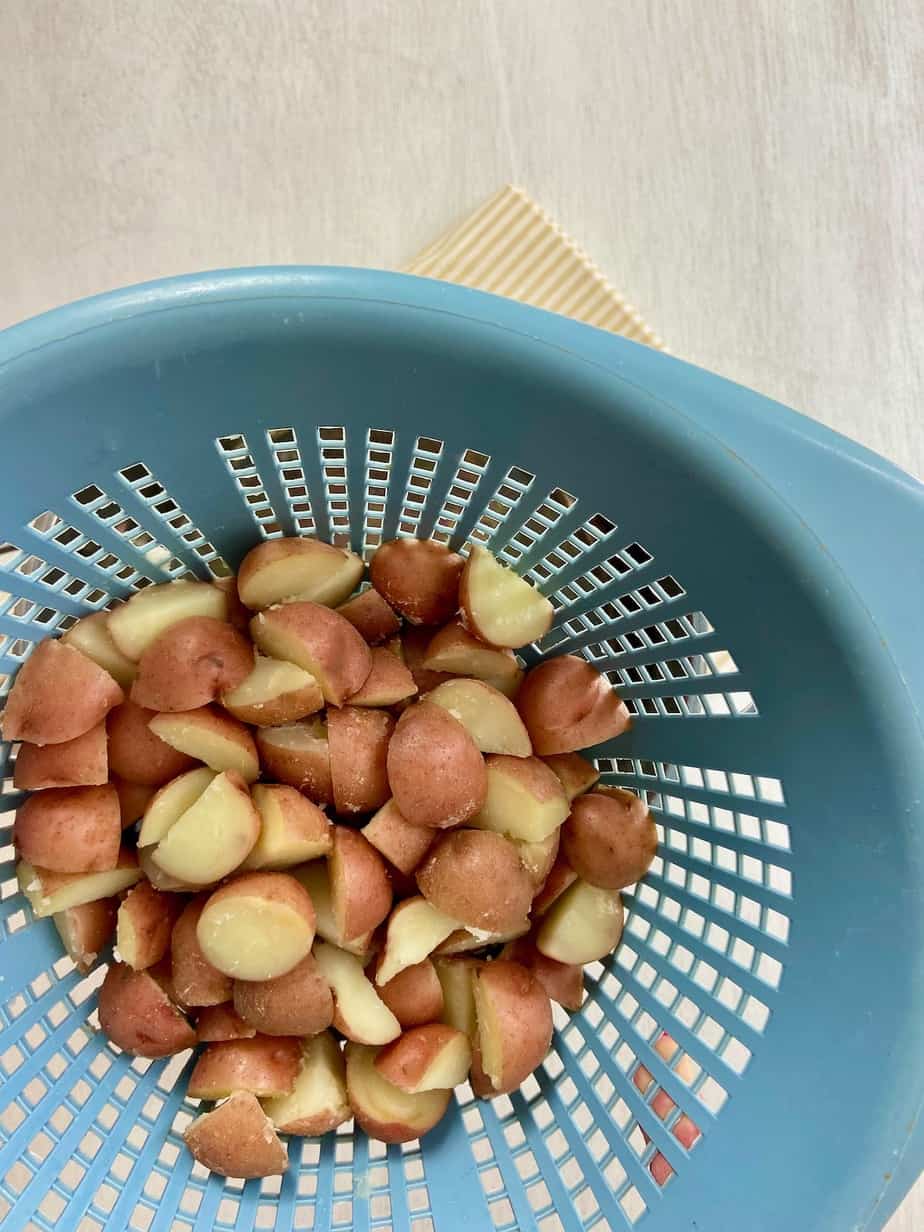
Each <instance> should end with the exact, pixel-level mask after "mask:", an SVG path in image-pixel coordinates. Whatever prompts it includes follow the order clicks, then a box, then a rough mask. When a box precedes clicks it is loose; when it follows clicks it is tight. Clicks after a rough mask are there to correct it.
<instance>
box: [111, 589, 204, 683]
mask: <svg viewBox="0 0 924 1232" xmlns="http://www.w3.org/2000/svg"><path fill="white" fill-rule="evenodd" d="M191 616H210V617H212V618H213V619H214V620H226V619H227V616H228V597H227V595H226V594H224V593H223V592H222V591H221V590H219V589H218V587H216V586H210V585H209V584H208V583H207V582H193V581H187V580H186V579H182V580H180V581H176V582H164V583H163V585H161V586H148V587H147V588H146V589H145V590H139V591H136V592H135V594H133V595H132V597H131V598H130V599H129V600H128V602H127V603H123V604H121V606H119V607H117V608H115V610H114V611H112V612H110V613H109V635H110V637H111V638H112V640H113V641H114V642H115V644H116V647H117V648H118V650H119V651H120V652H121V653H122V654H123V655H124V656H125V657H126V658H127V659H130V660H132V661H133V662H135V663H137V662H138V660H139V659H140V658H141V656H142V655H143V654H144V652H145V650H146V649H147V648H148V646H150V644H151V643H152V642H153V641H154V640H155V639H156V638H158V637H160V635H161V634H162V633H163V632H165V631H166V630H167V629H169V628H170V626H171V625H175V624H179V622H180V621H181V620H187V619H189V617H191Z"/></svg>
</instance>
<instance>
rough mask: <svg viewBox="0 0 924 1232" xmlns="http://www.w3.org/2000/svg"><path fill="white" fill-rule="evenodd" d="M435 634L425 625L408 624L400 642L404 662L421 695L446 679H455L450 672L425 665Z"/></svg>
mask: <svg viewBox="0 0 924 1232" xmlns="http://www.w3.org/2000/svg"><path fill="white" fill-rule="evenodd" d="M433 636H434V635H433V630H432V629H428V628H427V627H426V626H425V625H406V626H405V627H404V628H403V629H402V630H401V637H400V640H399V643H398V644H399V646H400V648H401V659H402V662H403V663H404V665H405V667H406V668H407V669H408V671H409V672H410V673H411V676H412V677H413V680H414V683H415V684H416V685H417V692H418V693H419V694H420V695H421V697H423V696H424V694H426V693H429V692H430V690H431V689H435V688H436V687H437V685H440V684H442V683H443V681H444V680H452V679H453V677H452V676H451V675H450V674H449V673H448V672H434V671H431V670H430V669H429V668H426V667H424V660H425V659H426V657H427V653H428V651H429V649H430V643H431V641H432V640H433Z"/></svg>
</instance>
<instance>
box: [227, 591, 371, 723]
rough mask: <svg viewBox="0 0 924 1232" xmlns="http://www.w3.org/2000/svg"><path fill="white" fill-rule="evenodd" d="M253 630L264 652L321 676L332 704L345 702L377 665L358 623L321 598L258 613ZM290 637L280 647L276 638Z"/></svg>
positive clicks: (326, 696)
mask: <svg viewBox="0 0 924 1232" xmlns="http://www.w3.org/2000/svg"><path fill="white" fill-rule="evenodd" d="M250 634H251V637H252V638H253V640H254V642H255V643H256V644H257V646H259V647H260V649H261V650H262V651H263V653H264V654H267V655H269V656H270V657H272V658H282V657H285V658H286V660H287V661H289V662H291V663H295V664H296V666H298V667H302V668H304V670H305V671H307V672H310V673H311V674H312V675H313V676H315V677H316V679H317V681H318V684H319V685H320V686H321V690H322V692H323V694H324V699H325V701H327V702H328V703H329V704H330V705H331V706H342V705H343V703H344V702H345V701H347V700H348V699H349V697H350V696H351V695H352V694H353V693H356V692H358V691H359V690H360V689H361V688H362V686H363V685H364V684H365V682H366V678H367V677H368V675H369V673H370V672H371V671H372V652H371V650H370V649H369V647H368V646H367V645H366V643H365V642H364V641H363V639H362V637H361V636H360V634H359V633H357V631H356V629H354V628H353V626H352V625H351V624H350V622H349V621H348V620H345V619H344V618H343V617H342V616H340V615H338V614H337V612H334V611H332V610H331V609H330V608H329V607H324V606H322V605H321V604H319V603H307V602H305V603H284V604H282V605H281V606H279V607H271V608H268V609H267V610H266V611H265V612H260V613H259V614H258V615H257V616H254V618H253V620H252V621H251V622H250ZM277 638H283V639H285V642H284V646H285V653H284V655H283V654H282V653H279V650H280V649H281V648H280V647H278V646H277V642H276V639H277Z"/></svg>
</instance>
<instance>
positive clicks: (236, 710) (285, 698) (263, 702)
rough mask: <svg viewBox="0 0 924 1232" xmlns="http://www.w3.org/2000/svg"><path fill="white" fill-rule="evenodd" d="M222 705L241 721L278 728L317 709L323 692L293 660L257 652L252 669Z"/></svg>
mask: <svg viewBox="0 0 924 1232" xmlns="http://www.w3.org/2000/svg"><path fill="white" fill-rule="evenodd" d="M221 704H222V705H223V706H224V708H225V709H226V710H227V711H229V712H230V713H231V714H233V715H234V717H235V718H236V719H240V721H241V722H242V723H252V724H253V725H254V727H278V726H280V725H281V724H283V723H293V722H294V721H295V720H296V719H303V718H305V716H306V715H309V714H314V713H315V712H316V711H318V710H320V709H321V708H322V706H323V705H324V694H323V693H322V692H321V686H320V685H319V684H318V682H317V681H316V680H315V678H314V676H312V675H310V674H309V673H308V672H306V671H304V670H303V669H302V668H300V667H296V666H295V664H294V663H284V662H282V660H280V659H267V658H266V656H265V655H257V657H256V662H255V663H254V667H253V670H252V671H251V672H250V674H249V675H248V676H247V677H246V678H245V679H244V680H242V681H241V683H240V684H239V685H238V686H237V687H236V688H234V689H231V690H230V691H229V692H227V693H225V694H224V695H223V696H222V699H221Z"/></svg>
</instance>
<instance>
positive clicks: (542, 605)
mask: <svg viewBox="0 0 924 1232" xmlns="http://www.w3.org/2000/svg"><path fill="white" fill-rule="evenodd" d="M459 599H460V601H461V604H462V611H463V612H464V613H465V623H466V624H467V625H468V627H469V628H470V629H471V630H472V631H473V632H474V633H475V634H477V636H478V637H480V638H481V639H482V641H485V642H487V643H488V645H489V646H506V647H509V648H510V649H513V650H516V649H518V648H519V647H520V646H528V645H529V644H530V643H532V642H538V641H540V640H541V639H542V638H543V637H545V635H546V633H548V631H549V629H551V627H552V621H553V619H554V617H555V609H554V608H553V607H552V604H551V603H550V602H549V600H548V599H547V598H546V597H545V595H543V594H542V593H541V591H539V590H537V589H536V588H535V587H534V586H532V585H531V584H530V583H529V582H528V581H527V579H526V578H525V577H521V576H520V575H519V574H518V573H515V572H514V571H513V570H512V569H509V568H507V566H506V565H503V564H501V562H500V561H499V560H497V559H496V558H495V557H494V556H493V555H492V553H491V552H489V551H488V549H487V548H484V547H481V546H479V545H478V544H475V545H474V546H473V547H472V550H471V552H470V553H469V557H468V560H467V561H466V562H465V568H464V569H463V570H462V580H461V582H460V584H459Z"/></svg>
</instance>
